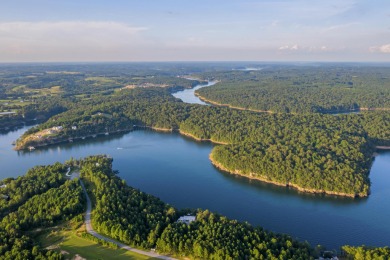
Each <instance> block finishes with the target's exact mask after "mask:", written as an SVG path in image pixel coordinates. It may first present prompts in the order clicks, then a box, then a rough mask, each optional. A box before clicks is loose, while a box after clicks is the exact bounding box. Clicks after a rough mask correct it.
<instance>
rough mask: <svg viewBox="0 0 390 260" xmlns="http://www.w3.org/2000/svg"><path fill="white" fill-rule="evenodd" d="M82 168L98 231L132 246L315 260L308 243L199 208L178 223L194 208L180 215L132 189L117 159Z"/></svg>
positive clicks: (91, 161)
mask: <svg viewBox="0 0 390 260" xmlns="http://www.w3.org/2000/svg"><path fill="white" fill-rule="evenodd" d="M78 164H79V165H80V166H81V169H82V170H81V176H82V178H84V179H86V180H87V181H88V183H89V191H90V193H91V195H92V197H93V200H94V201H95V209H94V211H93V215H92V224H93V226H94V228H95V229H96V230H97V231H98V232H99V233H102V234H105V235H107V236H110V237H112V238H115V239H117V240H120V241H122V242H124V243H126V244H130V245H133V246H138V247H142V248H150V247H155V248H156V250H157V251H158V252H160V253H170V254H174V255H178V256H188V257H190V258H195V259H277V258H279V259H287V258H288V259H311V258H313V256H312V254H313V250H312V249H311V248H310V246H309V245H308V244H307V243H302V242H298V241H296V240H294V239H292V238H291V237H289V236H287V235H278V234H274V233H272V232H268V231H265V230H263V229H262V228H260V227H256V228H254V227H252V226H251V225H249V224H247V223H240V222H237V221H235V220H229V219H228V218H226V217H224V216H220V215H218V214H214V213H211V212H209V211H208V210H205V211H203V210H196V218H197V221H195V222H193V223H191V224H190V225H186V224H183V223H177V222H176V220H177V219H178V218H179V216H181V215H182V214H185V213H187V212H191V210H184V211H179V210H177V209H175V208H173V207H172V206H169V205H167V204H165V203H163V202H162V201H160V200H159V199H157V198H155V197H153V196H151V195H147V194H145V193H143V192H141V191H139V190H136V189H133V188H131V187H129V186H127V185H126V184H125V182H124V181H122V180H121V179H120V178H118V177H117V176H116V175H115V172H113V171H112V170H111V159H109V158H106V157H90V158H87V159H85V160H83V161H81V162H79V163H78ZM192 212H194V211H192Z"/></svg>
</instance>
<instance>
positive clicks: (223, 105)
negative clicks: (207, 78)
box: [194, 92, 276, 114]
mask: <svg viewBox="0 0 390 260" xmlns="http://www.w3.org/2000/svg"><path fill="white" fill-rule="evenodd" d="M194 94H195V96H197V97H198V98H199V99H200V100H202V101H203V102H206V103H208V104H211V105H214V106H219V107H228V108H232V109H237V110H243V111H251V112H256V113H269V114H275V113H276V112H274V111H271V110H258V109H251V108H243V107H236V106H232V105H229V104H223V103H218V102H216V101H213V100H209V99H207V98H205V97H203V96H201V95H199V94H198V93H196V92H194Z"/></svg>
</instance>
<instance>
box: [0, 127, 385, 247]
mask: <svg viewBox="0 0 390 260" xmlns="http://www.w3.org/2000/svg"><path fill="white" fill-rule="evenodd" d="M26 130H27V128H22V129H20V130H17V131H14V132H10V133H8V134H6V135H0V165H1V171H0V177H1V178H6V177H16V176H18V175H22V174H24V173H25V172H26V171H27V169H29V168H31V167H33V166H35V165H44V164H51V163H54V162H56V161H60V162H64V161H66V160H68V159H69V158H71V157H74V158H80V157H85V156H88V155H92V154H97V153H100V154H101V153H105V154H109V155H110V156H112V157H113V158H114V165H113V167H114V169H116V170H119V176H120V177H121V178H123V179H125V180H126V182H127V183H128V184H129V185H130V186H133V187H135V188H138V189H140V190H142V191H144V192H146V193H150V194H153V195H155V196H157V197H159V198H161V199H162V200H163V201H165V202H167V203H170V204H172V205H173V206H175V207H178V208H203V209H210V210H211V211H214V212H218V213H220V214H223V215H226V216H228V217H229V218H233V219H238V220H240V221H248V222H249V223H251V224H253V225H260V226H262V227H264V228H265V229H268V230H272V231H275V232H281V233H287V234H289V235H291V236H293V237H296V238H298V239H300V240H307V241H308V242H309V243H310V244H311V245H313V246H315V245H317V244H321V245H324V246H326V247H327V248H328V249H338V248H339V247H340V246H342V245H345V244H350V245H362V244H365V245H369V246H386V245H388V241H390V221H389V219H390V205H389V203H388V201H387V198H388V197H390V185H389V183H390V174H389V171H388V169H390V152H381V153H380V154H379V155H378V156H377V157H376V158H375V161H374V164H373V167H372V169H371V173H370V178H371V181H372V187H371V188H372V192H371V195H370V196H369V197H368V198H365V199H349V198H339V197H337V198H335V197H332V196H323V195H311V194H300V193H298V192H297V191H295V190H290V189H288V188H284V187H275V186H274V185H270V184H265V183H261V182H258V181H254V180H249V179H247V178H244V177H237V176H234V175H230V174H227V173H223V172H220V171H218V170H217V169H216V168H214V167H213V166H212V164H211V162H210V161H209V158H208V155H209V153H210V151H211V149H212V147H213V145H212V144H211V143H208V142H196V141H194V140H192V139H189V138H186V137H184V136H181V135H179V134H176V133H160V132H154V131H148V130H142V131H141V130H140V131H134V132H130V133H126V134H120V135H110V136H108V137H102V138H95V139H90V140H84V141H80V142H77V143H64V144H59V145H53V146H48V147H45V148H40V149H37V150H35V151H33V152H23V151H19V152H16V151H13V150H12V148H13V146H12V145H11V143H12V141H14V140H16V139H17V138H18V137H19V136H20V135H21V134H22V133H23V132H24V131H26Z"/></svg>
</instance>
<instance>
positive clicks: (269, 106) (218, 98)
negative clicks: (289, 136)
mask: <svg viewBox="0 0 390 260" xmlns="http://www.w3.org/2000/svg"><path fill="white" fill-rule="evenodd" d="M389 74H390V68H389V67H375V66H346V65H340V64H338V65H331V64H329V65H322V66H288V65H284V66H282V65H280V66H276V65H275V66H264V68H263V69H262V70H256V71H238V70H236V71H230V72H220V73H213V74H212V75H213V76H214V77H215V78H217V79H219V80H221V81H222V82H221V83H218V84H217V85H215V86H213V87H212V88H202V89H199V90H197V91H196V94H197V95H199V96H200V97H201V98H203V99H205V100H206V101H207V100H209V101H210V102H213V103H216V104H224V105H227V106H232V107H239V108H244V109H250V110H259V111H271V112H276V113H338V112H348V111H359V110H371V109H376V110H390V98H389V97H390V78H389V76H388V75H389Z"/></svg>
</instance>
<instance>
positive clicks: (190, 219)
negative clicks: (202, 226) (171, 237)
mask: <svg viewBox="0 0 390 260" xmlns="http://www.w3.org/2000/svg"><path fill="white" fill-rule="evenodd" d="M195 220H196V217H195V216H181V217H180V218H179V219H178V220H177V223H184V224H187V225H189V224H190V223H191V222H193V221H195Z"/></svg>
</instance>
